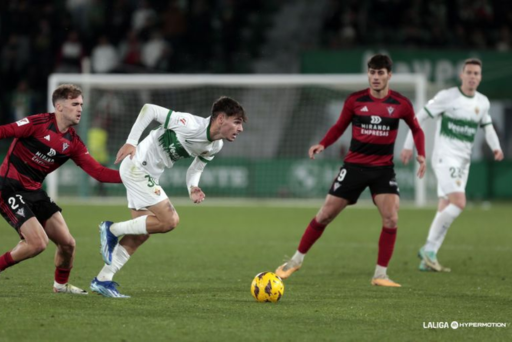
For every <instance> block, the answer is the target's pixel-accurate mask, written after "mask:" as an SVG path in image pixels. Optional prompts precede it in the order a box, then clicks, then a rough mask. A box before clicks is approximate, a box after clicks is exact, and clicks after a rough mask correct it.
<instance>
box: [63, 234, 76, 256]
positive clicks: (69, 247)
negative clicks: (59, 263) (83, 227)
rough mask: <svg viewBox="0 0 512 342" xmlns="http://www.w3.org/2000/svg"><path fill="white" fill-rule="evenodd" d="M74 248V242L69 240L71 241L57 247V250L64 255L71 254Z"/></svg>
mask: <svg viewBox="0 0 512 342" xmlns="http://www.w3.org/2000/svg"><path fill="white" fill-rule="evenodd" d="M75 248H76V241H75V239H73V238H71V240H69V241H67V242H66V243H64V244H60V245H59V249H60V250H61V251H62V252H63V253H64V254H73V252H74V251H75Z"/></svg>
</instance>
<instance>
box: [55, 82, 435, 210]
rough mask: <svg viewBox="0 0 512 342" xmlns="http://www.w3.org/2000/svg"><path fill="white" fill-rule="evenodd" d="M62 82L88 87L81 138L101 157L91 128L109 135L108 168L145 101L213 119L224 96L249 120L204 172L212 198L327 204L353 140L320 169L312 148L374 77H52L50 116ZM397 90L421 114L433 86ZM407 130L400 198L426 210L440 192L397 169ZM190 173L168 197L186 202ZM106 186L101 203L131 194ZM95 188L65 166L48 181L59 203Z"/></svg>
mask: <svg viewBox="0 0 512 342" xmlns="http://www.w3.org/2000/svg"><path fill="white" fill-rule="evenodd" d="M63 83H73V84H77V85H79V86H80V87H82V90H83V92H84V115H82V119H81V122H80V125H79V126H78V128H77V129H78V132H79V134H80V137H81V138H82V140H83V141H84V142H86V144H87V146H88V148H89V150H90V152H91V155H93V157H96V156H95V155H94V154H95V153H94V151H93V150H92V149H91V144H90V143H93V145H95V144H96V143H97V142H96V141H88V139H89V137H91V139H93V140H94V139H95V136H94V135H91V132H92V129H93V128H98V129H100V130H101V131H102V132H104V133H105V135H106V136H108V140H107V141H106V143H105V145H106V146H103V148H104V149H105V150H106V153H108V154H109V155H110V156H111V157H110V159H109V160H108V161H106V162H104V163H105V164H106V165H109V166H112V161H113V159H114V158H113V157H114V156H115V153H116V152H117V150H118V149H119V148H120V147H121V146H122V144H123V143H124V142H125V141H126V138H127V136H128V133H129V131H130V129H131V127H132V125H133V123H134V121H135V119H136V117H137V115H138V113H139V111H140V109H141V107H142V106H143V105H144V104H145V103H154V104H157V105H160V106H163V107H166V108H169V109H173V110H176V111H182V112H189V113H192V114H194V115H199V116H203V117H207V116H209V115H210V111H211V105H212V103H213V102H214V101H215V100H216V99H217V98H219V97H220V96H230V97H232V98H234V99H236V100H237V101H239V102H240V103H241V104H242V105H243V106H244V108H245V110H246V112H247V115H248V122H247V123H246V125H245V126H244V132H243V133H242V134H241V135H240V136H239V137H238V138H237V141H236V142H234V143H232V144H231V143H226V144H225V145H224V148H223V150H222V151H221V152H220V153H219V157H218V158H215V159H214V161H213V162H212V163H210V164H211V165H208V167H207V168H206V169H205V172H204V174H203V176H202V178H201V187H202V188H204V189H205V190H208V192H207V191H205V192H206V193H207V194H208V195H209V196H210V197H248V198H279V199H280V198H321V197H323V196H325V193H326V191H327V189H328V187H329V185H330V183H331V182H332V179H333V178H334V176H335V174H336V171H337V169H338V168H339V167H340V166H341V164H342V160H341V158H342V157H343V155H344V154H346V152H347V151H348V147H349V144H350V136H351V134H350V133H349V134H344V136H342V138H341V139H339V141H338V142H336V143H335V144H333V145H332V146H330V147H329V148H328V149H327V150H326V151H325V152H324V153H323V154H322V155H321V156H319V158H317V160H316V161H315V162H312V161H310V160H309V159H308V157H307V150H308V148H309V146H310V145H311V144H314V143H317V142H318V141H319V140H320V139H321V138H322V136H323V135H324V134H325V132H326V131H327V129H328V128H329V127H330V126H332V124H333V123H334V122H335V121H336V119H337V118H338V116H339V113H340V111H341V109H342V106H343V102H344V100H345V99H346V97H347V96H348V95H349V94H350V93H352V92H354V91H357V90H360V89H364V88H367V87H368V78H367V75H366V74H342V75H311V74H308V75H288V74H287V75H197V74H194V75H183V74H181V75H180V74H173V75H161V74H160V75H153V74H134V75H131V74H122V75H112V74H108V75H103V74H101V75H100V74H52V75H51V76H50V77H49V79H48V111H49V112H53V111H54V108H53V104H52V101H51V95H52V92H53V90H54V89H55V88H56V87H57V86H58V85H60V84H63ZM390 87H391V89H394V90H396V91H399V92H400V93H402V94H403V95H405V96H407V97H408V98H409V99H410V100H411V102H412V103H413V105H414V107H415V109H416V110H419V109H420V108H421V107H423V106H424V104H425V102H426V100H427V81H426V78H425V76H424V75H422V74H396V75H393V77H392V79H391V81H390ZM155 126H156V123H155V125H154V126H150V127H149V128H148V129H152V128H154V127H155ZM349 129H350V128H349ZM407 132H408V127H407V125H405V124H403V123H402V125H400V129H399V134H398V138H397V141H396V144H395V158H396V159H395V165H396V171H397V178H398V182H399V185H400V189H401V193H402V197H403V198H404V199H406V200H411V201H414V203H415V204H416V205H418V206H423V205H425V204H426V203H427V200H428V199H429V196H430V195H429V194H430V193H431V192H432V191H431V189H430V190H429V189H428V184H427V183H428V182H426V181H423V180H419V179H417V177H414V174H415V171H414V167H412V166H411V167H402V166H401V165H399V163H398V156H399V153H400V150H401V147H402V145H403V141H404V139H405V136H406V134H407ZM144 136H145V135H144V134H143V137H144ZM71 164H72V163H71ZM187 167H188V163H187V162H183V161H180V162H179V163H177V165H176V166H175V167H174V168H173V169H172V170H171V171H169V172H166V173H164V175H163V176H162V179H161V185H162V186H163V187H164V189H166V192H167V193H168V195H169V196H171V197H175V196H186V189H185V185H184V184H185V174H184V173H185V171H186V168H187ZM428 176H431V175H428ZM105 186H106V190H105V189H103V191H104V193H103V195H104V194H107V195H108V196H112V197H115V196H118V197H121V196H124V189H123V188H122V187H121V186H119V185H111V184H107V185H105ZM96 187H98V184H97V183H95V181H92V180H91V179H90V177H88V176H87V175H85V173H84V172H82V171H80V170H77V168H76V167H70V166H67V164H66V165H64V166H63V167H62V168H61V169H59V170H57V171H56V172H54V173H52V174H50V175H49V176H48V179H47V189H48V193H49V195H50V196H51V197H52V198H57V197H58V196H64V197H89V196H94V195H95V192H96V190H94V189H95V188H96ZM96 194H97V193H96Z"/></svg>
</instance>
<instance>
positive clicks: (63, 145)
mask: <svg viewBox="0 0 512 342" xmlns="http://www.w3.org/2000/svg"><path fill="white" fill-rule="evenodd" d="M68 147H69V145H68V143H64V144H62V152H64V151H66V150H67V149H68Z"/></svg>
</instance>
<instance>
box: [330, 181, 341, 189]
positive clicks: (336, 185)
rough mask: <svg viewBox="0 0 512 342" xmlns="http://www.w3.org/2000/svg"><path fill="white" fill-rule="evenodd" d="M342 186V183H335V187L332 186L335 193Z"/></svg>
mask: <svg viewBox="0 0 512 342" xmlns="http://www.w3.org/2000/svg"><path fill="white" fill-rule="evenodd" d="M340 186H341V184H340V183H338V182H336V183H334V185H333V186H332V189H333V191H336V190H338V188H339V187H340Z"/></svg>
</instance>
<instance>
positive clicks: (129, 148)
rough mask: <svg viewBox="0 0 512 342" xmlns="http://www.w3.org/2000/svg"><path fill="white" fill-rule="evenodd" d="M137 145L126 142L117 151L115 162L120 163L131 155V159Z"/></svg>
mask: <svg viewBox="0 0 512 342" xmlns="http://www.w3.org/2000/svg"><path fill="white" fill-rule="evenodd" d="M135 151H136V147H135V146H133V145H132V144H124V145H123V146H122V147H121V148H120V149H119V151H118V152H117V156H116V161H115V162H114V164H118V163H120V162H121V161H122V160H123V159H124V158H126V157H127V156H130V159H132V158H133V156H135Z"/></svg>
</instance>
